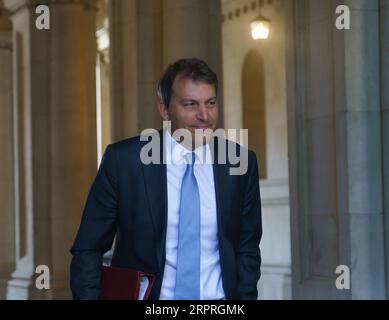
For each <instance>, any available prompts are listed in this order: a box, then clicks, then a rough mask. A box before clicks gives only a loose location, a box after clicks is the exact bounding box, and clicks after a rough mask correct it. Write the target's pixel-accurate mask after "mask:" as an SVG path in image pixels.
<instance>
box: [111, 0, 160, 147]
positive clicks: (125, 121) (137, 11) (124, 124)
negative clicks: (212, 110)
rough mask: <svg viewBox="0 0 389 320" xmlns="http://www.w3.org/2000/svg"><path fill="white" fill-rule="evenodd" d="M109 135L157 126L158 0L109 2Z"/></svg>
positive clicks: (127, 134) (120, 135) (120, 136)
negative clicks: (110, 125)
mask: <svg viewBox="0 0 389 320" xmlns="http://www.w3.org/2000/svg"><path fill="white" fill-rule="evenodd" d="M109 16H110V43H111V45H110V55H111V75H112V78H111V106H112V131H113V132H112V136H113V140H114V141H117V140H120V139H125V138H128V137H131V136H135V135H137V134H139V132H140V131H141V130H143V129H144V128H156V129H158V128H160V127H161V120H160V117H159V114H158V110H157V99H156V97H157V95H156V85H157V81H158V79H159V75H160V73H161V71H162V66H161V56H162V53H161V50H162V49H161V45H162V39H161V19H162V17H161V0H116V1H110V3H109Z"/></svg>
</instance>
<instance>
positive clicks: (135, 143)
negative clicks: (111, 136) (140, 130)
mask: <svg viewBox="0 0 389 320" xmlns="http://www.w3.org/2000/svg"><path fill="white" fill-rule="evenodd" d="M148 138H151V139H154V138H157V139H159V138H160V134H159V131H153V132H152V133H150V134H147V135H144V134H142V135H138V136H135V137H131V138H126V139H123V140H119V141H116V142H113V143H111V144H110V145H109V147H110V148H112V149H113V150H114V151H115V152H123V151H124V152H128V151H134V150H139V149H140V148H142V147H143V146H144V145H145V144H146V143H148V141H149V140H148Z"/></svg>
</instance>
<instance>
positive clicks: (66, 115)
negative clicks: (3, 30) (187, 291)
mask: <svg viewBox="0 0 389 320" xmlns="http://www.w3.org/2000/svg"><path fill="white" fill-rule="evenodd" d="M47 3H48V5H49V9H50V30H38V29H37V28H36V27H35V19H36V17H37V15H36V14H35V1H27V0H18V1H14V0H12V1H11V0H6V1H5V5H6V6H7V8H8V9H9V10H10V11H11V12H12V16H11V19H12V22H13V41H14V44H15V45H14V48H15V50H14V55H13V58H14V65H13V75H14V106H15V167H16V170H15V175H16V189H15V190H16V195H15V198H16V202H15V204H16V206H15V211H16V213H15V223H16V270H15V272H14V273H13V274H12V280H10V281H9V283H8V291H7V298H9V299H35V298H38V299H46V298H54V299H63V298H70V296H71V295H70V291H69V288H68V286H69V264H70V253H69V249H70V247H71V244H72V242H73V240H74V237H75V233H76V231H77V228H78V225H79V222H80V217H81V213H82V209H83V206H84V203H85V198H86V194H87V192H88V189H89V187H90V184H91V182H92V179H93V177H94V175H95V172H96V169H97V163H96V162H97V156H96V119H95V110H96V105H95V63H96V62H95V59H96V41H95V10H96V9H95V7H94V3H95V1H93V0H91V1H87V0H83V1H71V0H69V1H61V2H57V1H53V2H51V1H48V2H47ZM38 265H47V266H48V267H49V268H50V290H37V289H36V287H35V278H36V276H37V274H35V270H36V266H38Z"/></svg>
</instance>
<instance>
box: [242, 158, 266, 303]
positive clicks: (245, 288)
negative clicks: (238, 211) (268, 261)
mask: <svg viewBox="0 0 389 320" xmlns="http://www.w3.org/2000/svg"><path fill="white" fill-rule="evenodd" d="M248 154H249V167H248V170H247V173H246V179H245V181H246V183H247V184H246V192H245V194H244V204H243V210H242V217H241V230H240V243H239V252H238V253H237V268H238V291H239V296H240V298H241V299H244V300H255V299H257V297H258V290H257V283H258V280H259V278H260V276H261V270H260V267H261V253H260V249H259V243H260V241H261V237H262V221H261V220H262V218H261V199H260V192H259V177H258V166H257V158H256V156H255V153H254V152H252V151H249V153H248Z"/></svg>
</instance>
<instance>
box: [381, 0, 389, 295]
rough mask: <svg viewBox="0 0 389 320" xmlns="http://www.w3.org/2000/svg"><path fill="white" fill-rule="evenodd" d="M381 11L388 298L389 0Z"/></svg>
mask: <svg viewBox="0 0 389 320" xmlns="http://www.w3.org/2000/svg"><path fill="white" fill-rule="evenodd" d="M380 6H381V7H380V12H381V17H380V20H381V26H380V35H381V66H380V67H381V68H380V70H381V89H382V90H381V110H382V146H383V177H384V192H383V194H384V220H385V229H384V230H385V248H386V250H385V258H386V299H388V298H389V196H388V195H389V92H388V90H385V89H384V88H389V0H381V1H380Z"/></svg>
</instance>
